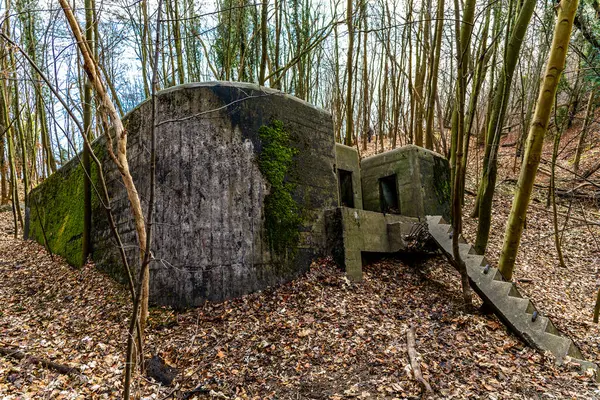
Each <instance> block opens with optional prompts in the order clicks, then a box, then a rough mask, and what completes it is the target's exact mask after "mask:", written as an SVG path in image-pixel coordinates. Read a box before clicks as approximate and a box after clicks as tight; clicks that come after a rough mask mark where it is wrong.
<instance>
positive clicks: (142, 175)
mask: <svg viewBox="0 0 600 400" xmlns="http://www.w3.org/2000/svg"><path fill="white" fill-rule="evenodd" d="M158 102H159V119H160V122H159V128H158V131H157V146H156V148H157V165H156V168H157V172H156V181H157V191H156V211H155V216H156V221H155V234H154V237H155V240H154V248H153V252H154V256H155V258H156V261H155V262H153V263H152V264H151V272H150V274H151V277H150V285H151V287H150V293H151V301H152V302H154V303H158V304H165V305H173V306H195V305H199V304H201V303H202V302H204V301H205V300H212V301H221V300H224V299H228V298H234V297H239V296H241V295H243V294H246V293H250V292H253V291H256V290H260V289H264V288H266V287H269V286H273V285H278V284H281V283H283V282H286V281H289V280H290V279H293V278H294V277H296V276H298V275H299V274H301V273H303V272H304V271H306V270H307V269H308V267H309V265H310V261H311V260H312V259H313V258H315V257H317V256H319V255H323V254H324V242H325V241H324V238H323V234H324V222H323V212H322V210H323V209H329V208H335V207H337V205H338V188H337V179H336V176H335V172H334V169H335V151H334V139H333V134H332V132H333V127H332V120H331V116H330V115H329V114H328V113H326V112H325V111H323V110H320V109H318V108H316V107H313V106H312V105H310V104H308V103H306V102H304V101H302V100H299V99H297V98H295V97H293V96H289V95H285V94H283V93H282V92H279V91H276V90H271V89H266V88H262V87H258V86H256V85H251V84H243V83H225V82H218V83H214V82H213V83H201V84H187V85H182V86H177V87H173V88H170V89H167V90H163V91H161V92H160V93H159V95H158ZM150 111H151V104H150V103H149V102H145V103H142V104H141V105H140V106H138V107H137V108H136V109H134V110H133V111H131V112H130V113H129V114H128V115H127V116H126V118H125V120H124V123H125V125H126V128H127V130H128V133H129V140H128V155H129V160H130V161H129V163H130V166H131V169H132V173H133V177H134V180H135V182H136V185H137V187H138V190H139V192H140V194H141V197H142V199H144V197H145V196H147V194H148V188H149V177H148V173H147V171H148V166H149V164H148V162H149V160H148V159H149V157H148V153H147V152H148V150H147V149H148V148H149V139H150V136H149V135H150V123H151V121H150V119H149V118H147V116H148V115H150ZM265 131H266V133H265ZM269 135H280V136H279V137H278V139H277V140H280V141H279V142H278V146H280V147H283V148H284V149H285V148H287V149H288V150H289V152H287V154H288V155H291V162H290V163H289V165H286V166H283V165H275V166H273V163H277V162H278V161H277V160H275V158H277V155H275V157H274V159H271V160H267V161H268V162H265V163H264V165H265V166H266V168H270V167H273V168H283V167H285V176H284V177H283V182H279V186H280V187H283V189H281V190H282V191H283V192H286V193H287V196H288V197H287V198H286V197H285V196H286V193H283V194H282V193H280V196H278V198H277V199H275V200H274V201H270V200H269V196H270V195H271V194H273V192H274V184H273V182H269V179H267V178H268V175H269V174H268V171H265V170H263V168H262V167H261V160H262V157H263V156H264V155H265V151H266V150H268V149H267V145H268V144H267V142H268V141H269V140H275V138H274V137H271V138H269ZM281 135H284V136H287V140H285V139H281ZM95 146H96V148H97V149H102V148H103V147H104V143H103V139H99V141H98V142H96V143H95ZM276 147H277V146H273V148H276ZM275 151H276V150H275ZM99 155H100V156H101V159H102V162H103V168H104V173H105V176H106V179H107V185H108V189H109V193H110V196H111V199H112V209H113V213H114V215H115V220H116V221H117V225H118V228H119V231H120V233H121V237H122V239H123V242H124V245H125V247H126V249H127V254H128V258H129V260H130V263H131V264H132V265H133V266H134V267H136V266H138V263H139V261H138V251H137V249H136V243H137V240H136V234H135V230H134V225H133V221H132V219H131V215H130V212H129V203H128V200H127V196H126V192H125V190H124V188H123V186H122V184H121V180H120V176H119V174H118V171H117V170H116V168H115V167H114V165H113V163H112V162H111V161H110V160H109V159H108V156H107V155H105V154H102V153H101V152H100V154H99ZM81 171H82V169H81V166H80V165H79V161H78V159H77V158H76V159H73V160H71V161H70V162H69V163H67V164H66V165H65V166H63V168H61V170H60V172H59V173H57V174H56V175H55V176H52V177H50V178H49V179H48V182H46V183H42V184H41V185H39V186H38V187H37V188H35V189H34V190H33V191H32V192H31V195H30V199H31V200H30V204H31V207H32V210H31V211H32V212H30V213H29V215H30V221H29V225H30V229H29V236H30V237H32V238H34V239H36V240H37V241H38V242H40V243H42V244H43V243H44V237H43V230H44V231H45V233H46V235H47V236H48V238H49V245H50V248H51V250H52V251H53V252H57V253H59V254H61V255H63V256H65V257H66V258H67V261H69V262H70V263H71V264H74V265H77V264H80V263H81V255H80V253H81V251H80V250H79V251H77V249H81V236H82V232H83V226H82V224H81V223H79V221H80V220H81V218H82V217H81V216H82V215H83V211H82V210H83V196H79V195H78V196H77V197H74V198H72V199H71V200H70V202H69V204H66V203H64V201H63V200H64V199H66V198H69V197H70V196H72V193H73V192H72V190H74V188H75V189H77V190H79V188H80V186H81V185H82V179H83V177H82V172H81ZM94 179H95V177H94ZM93 197H94V199H95V197H96V196H93ZM282 198H284V199H286V200H285V202H284V201H281V199H282ZM61 199H63V200H61ZM143 201H144V200H143ZM61 202H63V203H64V204H60V203H61ZM290 203H291V204H292V205H290ZM33 207H36V209H33ZM268 207H271V209H269V208H268ZM281 207H285V208H286V209H285V210H283V209H280V208H281ZM144 209H145V204H144ZM36 211H37V212H36ZM269 211H273V212H274V213H277V212H280V213H281V214H285V215H288V214H293V215H294V218H297V219H296V221H297V222H298V223H297V224H296V225H295V226H293V227H292V228H290V227H289V226H287V227H283V228H282V227H281V226H277V228H278V230H277V231H276V232H275V234H272V232H270V229H271V228H272V226H268V221H269ZM274 218H279V217H278V216H277V215H276V216H275V217H274ZM271 220H272V219H271ZM292 223H294V221H292ZM42 227H43V229H42ZM91 238H92V243H91V246H92V258H93V259H94V261H95V262H96V264H97V265H98V266H99V267H100V268H102V269H104V270H105V271H107V272H109V273H110V274H111V275H113V276H115V277H117V278H120V280H123V279H124V271H123V270H122V268H121V261H120V258H119V255H118V251H117V249H116V245H115V243H114V240H113V238H112V235H111V233H110V229H109V225H108V222H107V219H106V214H105V211H104V209H103V208H102V207H101V205H100V204H99V203H98V202H97V201H96V202H95V204H94V208H93V212H92V227H91ZM65 244H66V245H65ZM65 250H68V251H65Z"/></svg>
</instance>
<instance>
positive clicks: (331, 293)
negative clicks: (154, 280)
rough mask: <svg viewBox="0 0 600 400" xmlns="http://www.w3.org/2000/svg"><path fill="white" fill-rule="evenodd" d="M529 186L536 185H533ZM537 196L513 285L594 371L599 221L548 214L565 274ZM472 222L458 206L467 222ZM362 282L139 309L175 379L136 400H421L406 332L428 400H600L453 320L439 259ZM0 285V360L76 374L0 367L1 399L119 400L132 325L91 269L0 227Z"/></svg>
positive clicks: (115, 290) (501, 214)
mask: <svg viewBox="0 0 600 400" xmlns="http://www.w3.org/2000/svg"><path fill="white" fill-rule="evenodd" d="M575 130H576V128H574V129H573V131H575ZM567 136H568V135H567ZM595 136H597V137H595V138H592V139H591V140H590V142H592V143H598V140H597V139H600V133H598V132H596V134H595ZM510 140H511V138H507V139H506V140H505V143H509V142H510ZM568 140H569V139H568V137H566V138H565V143H566V142H567V141H568ZM590 147H591V148H590V149H589V150H588V152H587V154H586V157H585V158H584V159H583V161H582V168H581V169H582V170H585V168H586V167H589V165H591V164H593V163H594V162H596V161H595V160H597V159H598V158H599V157H597V154H598V151H599V150H600V149H596V148H593V146H590ZM501 153H502V154H501V158H500V165H501V169H500V176H499V178H498V187H497V195H496V198H495V201H494V215H493V225H492V233H491V235H490V244H489V251H488V252H489V255H488V257H489V259H490V261H492V262H494V263H495V262H496V261H497V259H498V255H499V251H500V247H501V245H502V237H503V233H504V224H505V222H506V219H507V216H508V213H509V211H510V206H511V201H512V193H513V190H514V181H512V180H511V179H512V178H514V177H515V176H514V173H513V172H512V159H513V154H514V147H506V148H504V147H503V148H502V152H501ZM547 156H548V150H546V153H545V155H544V158H547ZM570 158H572V149H571V148H567V149H566V150H565V151H564V152H563V154H562V155H561V159H560V161H559V163H560V165H562V166H563V167H565V168H568V167H569V162H570ZM470 168H471V170H475V169H476V166H475V165H471V167H470ZM546 168H547V167H546ZM559 175H560V176H559V182H560V184H559V186H561V187H566V185H570V184H571V183H570V180H571V178H570V176H569V175H568V174H567V173H564V171H563V172H560V173H559ZM471 178H472V179H471V180H469V182H468V188H469V189H470V190H474V187H475V181H474V180H475V174H472V176H471ZM538 183H539V184H540V185H542V186H543V185H547V180H546V177H545V176H542V177H541V178H540V180H539V182H538ZM545 192H546V191H544V190H543V189H540V190H539V191H537V192H536V193H535V198H534V201H533V203H532V207H530V211H529V216H528V225H527V229H526V230H525V232H524V236H523V241H522V247H521V250H520V252H519V257H518V262H517V269H516V272H515V280H516V281H517V284H518V285H519V288H520V290H521V291H522V293H524V294H526V295H527V296H529V297H530V298H531V299H532V300H533V301H534V302H535V304H536V305H537V306H538V308H540V309H541V310H543V313H544V314H545V315H547V316H550V317H551V318H552V320H553V321H554V322H555V324H556V325H557V326H558V327H559V328H560V329H561V330H562V331H563V332H564V333H565V334H567V335H568V336H570V337H571V338H572V339H573V340H574V341H575V343H576V344H577V345H578V346H579V347H580V348H581V350H582V352H583V354H584V355H585V357H586V358H587V359H588V360H590V361H595V362H597V363H600V327H599V326H598V325H595V324H593V323H592V310H593V306H594V301H595V295H596V291H597V290H598V286H599V281H600V272H599V270H598V260H599V259H600V250H599V249H600V248H599V246H598V243H597V240H600V239H599V238H600V227H599V225H600V224H598V222H599V221H600V214H599V213H598V207H597V205H595V204H592V203H590V202H587V203H585V202H580V201H577V202H572V203H571V204H570V212H569V201H570V200H569V199H561V200H560V205H559V212H560V213H561V216H560V218H559V222H560V226H561V228H562V227H563V225H564V221H565V215H567V214H569V215H570V218H569V222H568V223H567V224H566V228H565V229H564V235H563V242H562V245H563V251H564V253H565V261H566V267H565V268H562V267H560V266H559V265H558V261H557V257H556V250H555V245H554V239H553V236H552V235H553V225H552V214H551V212H549V210H551V208H549V209H547V208H546V207H545V199H546V194H545ZM472 206H473V197H472V196H467V198H466V206H465V213H466V214H468V213H469V212H470V210H471V209H472ZM585 220H587V221H593V222H595V223H596V225H594V226H588V224H584V223H583V221H585ZM476 224H477V221H476V220H474V219H472V218H470V217H468V215H467V216H466V217H465V236H466V237H467V239H469V240H473V239H474V235H475V231H476ZM364 272H365V279H364V282H362V283H360V284H353V283H351V282H349V281H348V280H347V279H346V278H345V277H344V275H343V273H342V272H340V271H339V270H338V269H337V268H336V267H335V266H334V265H332V264H331V263H330V262H329V261H328V260H320V261H319V262H315V263H314V264H313V266H312V267H311V270H310V272H309V273H308V274H307V275H306V276H304V277H302V278H299V279H297V280H295V281H293V282H290V283H288V284H286V285H283V286H281V287H279V288H276V289H269V290H265V291H263V292H259V293H254V294H251V295H247V296H244V297H242V298H240V299H237V300H233V301H227V302H223V303H217V304H209V303H207V304H206V305H205V306H203V307H200V308H197V309H190V310H185V311H177V312H176V311H174V310H171V309H168V308H154V309H152V310H151V315H150V322H149V327H148V336H147V349H146V350H147V352H148V354H160V355H161V356H162V357H164V358H165V360H167V362H168V363H169V364H170V365H173V366H176V367H177V368H179V369H180V371H181V373H180V374H179V375H178V377H177V378H176V379H175V382H174V385H175V386H174V387H173V388H167V387H162V386H161V385H159V384H156V383H154V382H152V381H150V380H148V379H146V378H143V377H137V379H136V382H138V383H137V386H136V393H137V394H139V395H141V396H142V397H143V398H148V399H162V398H169V397H166V396H168V395H171V396H170V398H182V397H183V396H184V394H185V393H186V392H187V391H190V390H192V389H194V388H200V390H199V392H201V393H199V394H198V396H197V397H196V398H201V399H204V398H222V399H234V398H254V399H269V398H271V399H350V398H355V399H364V398H389V399H393V398H420V397H421V388H420V386H419V384H418V383H417V382H415V381H414V380H413V379H412V376H411V371H410V366H409V359H408V355H407V347H406V331H407V329H408V327H409V326H414V328H415V332H416V346H417V351H418V352H419V353H420V354H421V356H422V362H421V368H422V370H423V374H424V376H425V378H426V379H427V380H428V381H429V382H430V383H431V386H432V387H433V390H434V392H435V397H439V398H456V399H469V398H484V399H565V398H570V399H571V398H572V399H593V398H598V399H600V386H598V384H596V383H595V382H594V380H593V378H592V377H591V376H589V375H586V374H581V373H580V371H579V369H578V367H577V366H575V365H573V364H571V363H568V362H567V363H566V364H564V365H562V366H557V365H555V363H554V360H553V358H552V356H551V355H549V354H541V353H539V352H537V351H535V350H533V349H531V348H528V347H527V346H525V345H524V344H523V343H522V342H521V341H520V340H519V339H518V338H516V337H515V336H514V335H513V334H511V333H510V332H508V331H507V329H506V328H505V327H504V326H503V325H502V324H501V323H500V322H499V321H498V320H497V318H496V317H495V316H493V315H482V314H480V313H478V312H475V313H473V314H466V313H464V312H463V310H462V305H461V297H460V282H459V279H458V275H457V274H456V273H455V271H454V270H453V269H452V268H451V267H450V266H449V265H448V263H447V262H446V261H445V260H444V259H443V258H440V257H434V258H430V259H424V260H415V259H404V260H399V259H389V258H388V259H381V260H379V261H376V262H373V263H372V264H370V265H368V266H366V267H365V269H364ZM0 282H1V285H0V347H12V348H19V349H20V350H21V351H22V352H25V353H27V354H28V355H31V356H36V357H40V358H45V359H49V360H52V361H54V362H56V363H60V364H66V365H69V366H71V367H75V369H76V373H71V374H70V375H61V374H59V373H57V372H55V371H53V370H50V369H46V368H43V367H40V366H39V365H37V364H32V363H28V362H22V361H21V362H20V361H18V360H15V359H14V358H11V357H6V356H0V398H5V399H26V398H47V399H75V398H77V399H79V398H81V399H88V398H99V399H100V398H118V397H119V396H120V393H121V390H122V373H123V365H124V355H123V353H124V347H125V342H126V340H125V339H126V335H125V332H126V329H127V325H128V322H127V320H128V317H129V313H130V299H129V294H128V292H127V290H126V288H125V287H123V286H121V285H119V284H117V283H115V282H114V281H113V280H111V279H110V278H109V277H107V276H106V275H104V274H102V273H101V272H99V271H98V270H97V269H96V268H95V267H94V265H93V264H91V263H89V264H87V265H86V266H84V267H83V268H81V269H73V268H72V267H70V266H68V265H67V264H66V263H65V262H64V261H63V260H62V259H60V257H57V256H54V258H51V256H50V255H49V254H48V253H47V252H46V251H45V249H44V248H43V246H40V245H39V244H37V243H34V242H25V241H23V240H21V239H14V238H13V236H12V219H11V215H10V213H6V212H5V213H1V214H0ZM190 398H191V397H190Z"/></svg>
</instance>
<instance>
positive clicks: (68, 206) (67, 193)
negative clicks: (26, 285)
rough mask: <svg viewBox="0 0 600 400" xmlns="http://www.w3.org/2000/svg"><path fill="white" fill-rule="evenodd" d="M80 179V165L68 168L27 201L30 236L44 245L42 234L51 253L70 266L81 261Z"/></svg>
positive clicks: (56, 174) (45, 182)
mask: <svg viewBox="0 0 600 400" xmlns="http://www.w3.org/2000/svg"><path fill="white" fill-rule="evenodd" d="M73 162H77V161H76V160H73V161H72V162H71V163H73ZM83 177H84V174H83V168H82V167H81V166H79V165H73V164H71V165H67V166H65V167H64V168H61V169H60V170H58V171H57V172H56V173H54V174H52V175H51V176H50V177H48V179H46V180H45V181H44V182H43V183H42V184H41V185H39V186H38V187H37V188H36V189H35V190H34V191H32V193H31V196H30V201H29V215H30V227H29V236H30V237H31V238H32V239H34V240H36V241H37V242H39V243H41V244H45V243H44V242H45V240H44V233H45V235H46V239H47V241H48V247H50V251H51V252H52V253H55V254H60V255H61V256H63V257H64V258H65V259H66V260H67V262H68V263H69V264H71V265H73V266H81V265H82V264H83V261H84V260H83V254H82V250H81V246H82V239H83Z"/></svg>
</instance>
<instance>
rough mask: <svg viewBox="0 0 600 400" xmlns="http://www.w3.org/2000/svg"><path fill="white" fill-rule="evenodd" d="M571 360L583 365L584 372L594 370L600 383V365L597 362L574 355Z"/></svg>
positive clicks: (582, 370)
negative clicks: (599, 367) (599, 368)
mask: <svg viewBox="0 0 600 400" xmlns="http://www.w3.org/2000/svg"><path fill="white" fill-rule="evenodd" d="M571 361H572V362H574V363H576V364H579V366H580V367H581V372H583V373H585V372H586V371H587V370H589V369H591V370H593V371H594V374H595V376H596V382H598V383H600V371H599V370H598V366H597V365H596V364H594V363H593V362H589V361H586V360H582V359H580V358H575V357H573V359H572V360H571Z"/></svg>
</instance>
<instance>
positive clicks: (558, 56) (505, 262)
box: [498, 0, 579, 279]
mask: <svg viewBox="0 0 600 400" xmlns="http://www.w3.org/2000/svg"><path fill="white" fill-rule="evenodd" d="M578 4H579V0H562V1H561V3H560V6H559V7H558V17H557V19H556V27H555V29H554V37H553V39H552V47H551V49H550V55H549V58H548V64H547V66H546V73H545V74H544V82H543V84H542V87H541V88H540V94H539V97H538V101H537V106H536V109H535V114H534V117H533V122H532V124H531V127H530V129H529V135H528V138H527V146H526V150H525V157H524V159H523V164H522V166H521V173H520V175H519V181H518V183H517V190H516V193H515V197H514V199H513V203H512V208H511V212H510V215H509V219H508V223H507V224H506V232H505V235H504V244H503V246H502V253H501V255H500V262H499V265H498V268H499V269H500V272H501V273H502V275H504V277H505V278H506V279H512V274H513V270H514V266H515V260H516V258H517V251H518V249H519V243H520V241H521V234H522V233H523V225H524V222H525V217H526V215H527V207H528V206H529V200H530V197H531V192H532V190H533V184H534V181H535V176H536V174H537V169H538V166H539V164H540V155H541V151H542V145H543V143H544V136H545V134H546V132H547V130H548V124H549V122H550V112H551V110H552V106H553V104H554V99H555V96H556V90H557V88H558V82H559V80H560V76H561V74H562V71H563V69H564V67H565V60H566V57H567V50H568V49H569V41H570V38H571V30H572V28H573V20H574V19H575V13H576V11H577V5H578Z"/></svg>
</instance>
